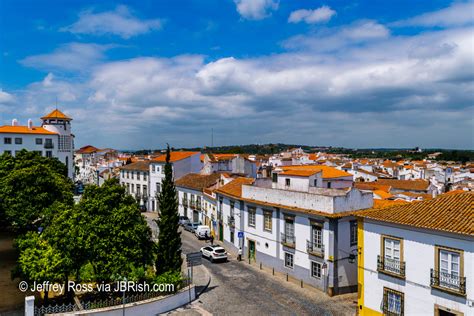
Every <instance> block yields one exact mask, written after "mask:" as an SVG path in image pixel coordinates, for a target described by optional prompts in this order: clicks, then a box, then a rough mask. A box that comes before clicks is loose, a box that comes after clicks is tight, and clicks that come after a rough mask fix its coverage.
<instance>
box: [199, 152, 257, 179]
mask: <svg viewBox="0 0 474 316" xmlns="http://www.w3.org/2000/svg"><path fill="white" fill-rule="evenodd" d="M203 156H204V157H203V166H202V170H201V173H202V174H212V173H214V172H222V171H223V172H229V173H239V174H242V175H245V176H247V177H250V178H255V177H256V176H257V166H256V163H255V161H254V160H250V159H248V158H247V157H245V156H243V155H238V154H205V155H203Z"/></svg>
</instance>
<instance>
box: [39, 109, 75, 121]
mask: <svg viewBox="0 0 474 316" xmlns="http://www.w3.org/2000/svg"><path fill="white" fill-rule="evenodd" d="M41 119H42V120H46V119H63V120H68V121H71V120H72V118H70V117H69V116H67V115H66V114H64V113H63V112H61V111H59V110H58V109H56V110H54V111H52V112H51V113H49V114H48V115H45V116H43V117H42V118H41Z"/></svg>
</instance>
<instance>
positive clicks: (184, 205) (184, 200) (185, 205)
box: [181, 199, 188, 207]
mask: <svg viewBox="0 0 474 316" xmlns="http://www.w3.org/2000/svg"><path fill="white" fill-rule="evenodd" d="M181 204H183V207H188V200H187V199H182V200H181Z"/></svg>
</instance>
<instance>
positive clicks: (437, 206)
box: [357, 192, 474, 235]
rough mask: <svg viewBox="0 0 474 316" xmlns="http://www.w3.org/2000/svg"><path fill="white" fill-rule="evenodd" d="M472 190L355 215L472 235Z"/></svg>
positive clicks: (473, 216) (473, 223) (473, 225)
mask: <svg viewBox="0 0 474 316" xmlns="http://www.w3.org/2000/svg"><path fill="white" fill-rule="evenodd" d="M473 206H474V192H465V193H459V194H448V195H440V196H439V197H437V198H435V199H432V200H428V201H421V202H414V203H407V204H400V205H395V206H391V207H386V208H381V209H371V210H366V211H362V212H358V214H357V215H358V216H360V217H364V218H369V219H372V220H378V221H383V222H389V223H396V224H401V225H406V226H412V227H419V228H426V229H433V230H439V231H446V232H451V233H457V234H464V235H474V222H473V219H474V208H473Z"/></svg>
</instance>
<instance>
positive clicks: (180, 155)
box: [153, 151, 199, 162]
mask: <svg viewBox="0 0 474 316" xmlns="http://www.w3.org/2000/svg"><path fill="white" fill-rule="evenodd" d="M196 154H199V151H172V152H171V153H170V162H176V161H179V160H183V159H186V158H188V157H191V156H192V155H196ZM153 161H154V162H166V154H162V155H160V156H158V157H156V158H154V159H153Z"/></svg>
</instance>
